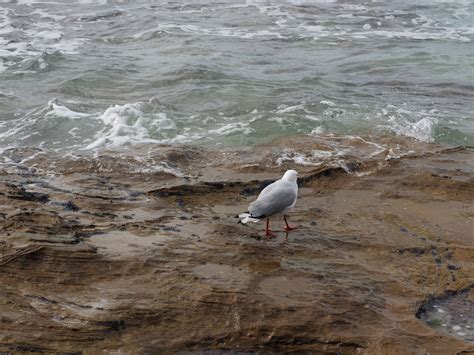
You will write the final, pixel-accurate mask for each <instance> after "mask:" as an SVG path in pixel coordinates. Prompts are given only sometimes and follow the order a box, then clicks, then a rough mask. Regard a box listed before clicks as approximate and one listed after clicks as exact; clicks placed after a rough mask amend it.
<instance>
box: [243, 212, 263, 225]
mask: <svg viewBox="0 0 474 355" xmlns="http://www.w3.org/2000/svg"><path fill="white" fill-rule="evenodd" d="M239 218H240V223H243V224H246V223H248V222H254V223H257V222H258V221H260V219H258V218H253V217H252V216H251V215H250V213H241V214H239Z"/></svg>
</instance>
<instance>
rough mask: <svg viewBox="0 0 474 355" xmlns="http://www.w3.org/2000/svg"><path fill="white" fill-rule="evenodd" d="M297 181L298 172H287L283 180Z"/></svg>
mask: <svg viewBox="0 0 474 355" xmlns="http://www.w3.org/2000/svg"><path fill="white" fill-rule="evenodd" d="M297 179H298V173H297V172H296V170H287V171H286V173H285V175H283V180H287V181H291V182H296V180H297Z"/></svg>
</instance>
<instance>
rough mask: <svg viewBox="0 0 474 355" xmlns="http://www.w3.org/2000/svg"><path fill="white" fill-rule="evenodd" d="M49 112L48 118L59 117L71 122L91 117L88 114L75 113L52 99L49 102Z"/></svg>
mask: <svg viewBox="0 0 474 355" xmlns="http://www.w3.org/2000/svg"><path fill="white" fill-rule="evenodd" d="M47 110H48V112H47V113H46V115H45V116H46V117H50V116H57V117H63V118H68V119H70V120H75V119H79V118H84V117H89V116H90V115H89V114H87V113H82V112H76V111H73V110H71V109H69V108H67V107H66V106H64V105H61V104H59V103H58V102H57V101H56V99H52V100H50V101H49V102H48V107H47Z"/></svg>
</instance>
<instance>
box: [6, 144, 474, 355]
mask: <svg viewBox="0 0 474 355" xmlns="http://www.w3.org/2000/svg"><path fill="white" fill-rule="evenodd" d="M288 147H291V149H289V148H288ZM397 149H398V150H399V151H397ZM402 151H403V152H405V154H399V153H400V152H402ZM315 152H318V154H315ZM338 152H344V153H343V154H340V153H338ZM2 157H3V162H2V164H1V165H0V236H1V237H0V280H1V283H2V285H3V287H2V289H1V297H0V351H2V352H6V353H17V352H45V353H52V352H61V353H84V354H97V353H116V352H120V353H143V354H152V353H153V354H154V353H159V352H165V353H172V352H176V351H199V352H201V353H210V354H214V353H220V352H221V351H228V352H229V353H239V352H261V353H270V352H288V351H307V352H313V353H328V354H411V353H413V354H425V353H429V354H471V353H474V343H473V342H470V341H469V339H468V338H466V337H464V338H463V337H462V336H457V335H456V334H448V332H443V331H442V329H441V330H440V329H433V328H432V327H430V325H428V324H427V323H425V322H424V321H423V320H422V319H420V315H421V313H423V310H424V308H426V307H427V304H428V303H429V302H430V301H431V300H434V299H436V298H440V297H449V296H450V295H455V294H456V293H459V292H461V291H463V292H465V293H466V292H467V293H468V294H469V293H471V296H470V298H467V299H468V300H469V299H470V300H471V301H472V302H474V301H473V299H474V298H473V296H472V292H473V291H472V290H473V289H474V232H473V224H472V223H473V218H474V204H473V202H474V175H473V173H474V150H473V149H472V148H446V147H440V146H436V145H430V144H421V143H417V142H411V141H394V140H393V139H388V138H380V139H379V140H377V141H376V142H375V143H374V142H372V141H370V142H369V141H368V140H363V139H355V138H354V139H349V138H337V137H335V138H334V137H333V138H331V139H329V138H328V139H326V140H322V139H320V140H316V139H314V138H311V137H302V138H298V139H293V140H287V141H280V142H277V143H273V144H272V145H267V146H261V147H257V148H255V147H254V148H247V149H226V150H216V149H211V148H209V149H206V148H195V147H174V146H154V147H150V146H144V147H135V148H133V149H130V150H124V151H121V152H119V153H118V152H116V151H114V152H104V153H102V154H100V155H96V156H93V155H84V156H79V155H77V156H69V155H66V156H61V155H58V154H56V155H55V154H53V153H46V152H43V151H41V150H36V149H26V148H24V149H20V148H17V149H11V150H6V151H4V152H3V153H2ZM311 159H312V160H311ZM288 168H294V169H296V170H298V172H299V176H300V179H299V184H300V192H299V193H300V195H299V199H298V202H297V204H296V206H295V208H294V209H293V210H292V212H291V215H290V221H291V222H292V223H293V224H296V225H298V226H299V228H298V229H296V230H295V231H292V232H290V233H289V234H286V233H285V232H283V231H278V237H277V238H273V239H266V238H263V233H262V231H263V227H264V226H263V224H256V225H253V224H252V225H251V226H246V225H241V224H238V223H237V221H238V219H236V218H235V215H236V214H238V213H239V212H242V211H245V210H246V208H247V206H248V204H249V202H250V201H252V200H253V199H254V198H255V197H256V195H257V194H258V192H259V191H260V190H261V189H262V188H263V187H264V186H265V185H266V184H268V183H270V182H272V181H273V180H274V179H277V178H279V176H280V175H281V173H282V172H283V171H285V170H286V169H288ZM272 224H273V225H274V228H275V229H279V230H281V227H283V221H282V220H279V219H278V218H274V219H273V220H272ZM472 309H473V308H471V311H472ZM467 316H468V317H469V316H470V317H471V319H472V317H474V314H467Z"/></svg>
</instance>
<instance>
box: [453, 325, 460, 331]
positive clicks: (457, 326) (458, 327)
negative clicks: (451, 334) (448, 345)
mask: <svg viewBox="0 0 474 355" xmlns="http://www.w3.org/2000/svg"><path fill="white" fill-rule="evenodd" d="M453 330H454V331H455V332H457V331H458V330H461V327H460V326H459V325H455V326H453Z"/></svg>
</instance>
